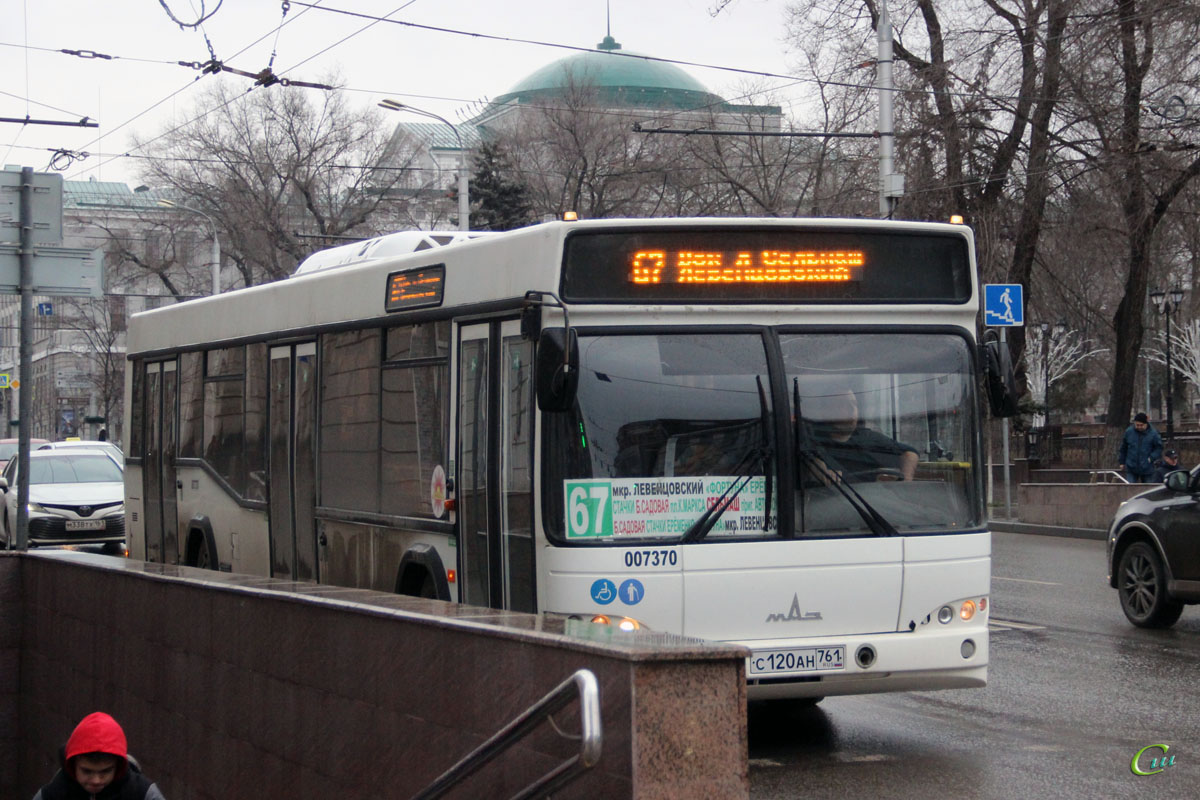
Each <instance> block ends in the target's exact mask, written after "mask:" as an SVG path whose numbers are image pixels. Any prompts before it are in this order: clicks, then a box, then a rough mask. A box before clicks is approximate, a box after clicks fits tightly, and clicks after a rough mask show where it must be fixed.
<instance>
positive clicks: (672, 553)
mask: <svg viewBox="0 0 1200 800" xmlns="http://www.w3.org/2000/svg"><path fill="white" fill-rule="evenodd" d="M678 563H679V552H678V551H676V550H626V551H625V566H627V567H674V566H676V565H677V564H678Z"/></svg>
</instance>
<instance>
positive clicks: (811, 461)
mask: <svg viewBox="0 0 1200 800" xmlns="http://www.w3.org/2000/svg"><path fill="white" fill-rule="evenodd" d="M792 401H793V403H795V406H796V420H795V422H794V425H795V426H796V428H795V431H794V433H793V438H794V439H795V441H796V455H797V456H799V457H800V459H802V460H803V461H804V466H805V467H806V468H807V469H808V470H809V471H810V472H812V474H813V475H815V476H817V477H818V478H821V479H822V480H823V481H824V482H825V483H826V484H827V485H829V486H832V487H834V488H835V489H837V490H838V492H839V493H841V495H842V497H844V498H846V502H847V503H849V504H850V506H851V507H852V508H853V509H854V510H855V511H857V512H858V515H859V516H860V517H862V520H863V522H865V523H867V527H868V528H870V529H871V532H872V533H874V534H875V535H876V536H899V535H900V532H899V531H897V530H896V527H895V526H894V525H892V523H890V522H888V520H887V518H886V517H884V516H883V515H882V514H880V513H879V512H878V511H876V510H875V507H874V506H872V505H871V504H870V503H868V502H867V501H866V500H865V499H864V498H863V496H862V495H861V494H859V493H858V490H856V489H855V488H854V487H853V486H851V485H850V484H849V483H848V482H847V481H845V480H843V479H842V476H841V475H839V474H838V473H836V472H834V470H833V469H832V468H831V467H830V466H829V461H830V459H829V457H828V455H827V454H826V453H825V452H823V451H822V450H821V449H820V448H818V447H816V446H815V445H813V444H812V442H811V441H809V436H808V427H807V425H806V424H805V420H804V414H803V412H802V411H801V409H800V379H799V378H792ZM796 483H797V485H798V486H799V487H800V526H801V532H803V528H804V503H805V495H804V473H803V472H801V474H800V475H798V476H797V480H796Z"/></svg>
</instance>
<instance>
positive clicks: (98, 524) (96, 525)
mask: <svg viewBox="0 0 1200 800" xmlns="http://www.w3.org/2000/svg"><path fill="white" fill-rule="evenodd" d="M67 530H69V531H102V530H104V520H102V519H69V520H67Z"/></svg>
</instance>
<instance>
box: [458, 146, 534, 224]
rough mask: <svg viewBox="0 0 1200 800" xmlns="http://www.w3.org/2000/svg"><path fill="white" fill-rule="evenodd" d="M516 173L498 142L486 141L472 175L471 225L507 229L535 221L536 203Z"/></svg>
mask: <svg viewBox="0 0 1200 800" xmlns="http://www.w3.org/2000/svg"><path fill="white" fill-rule="evenodd" d="M512 174H513V168H512V164H511V163H510V161H509V159H508V154H507V153H505V151H504V149H503V148H502V147H501V146H500V144H499V143H497V142H495V141H490V142H488V141H485V142H484V143H483V144H482V146H481V147H480V148H479V152H478V153H477V154H476V155H475V174H474V175H472V176H471V228H472V229H473V230H478V231H507V230H512V229H513V228H520V227H522V226H524V225H528V224H530V223H531V222H533V205H532V203H531V202H530V200H529V189H528V188H527V187H526V186H525V184H524V183H521V182H519V181H513V180H510V179H509V178H508V176H509V175H512Z"/></svg>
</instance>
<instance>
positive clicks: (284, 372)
mask: <svg viewBox="0 0 1200 800" xmlns="http://www.w3.org/2000/svg"><path fill="white" fill-rule="evenodd" d="M316 362H317V346H316V344H315V343H313V342H305V343H303V344H297V345H285V346H283V347H272V348H271V366H270V373H269V378H268V380H269V381H270V386H269V391H268V397H267V408H268V412H267V413H268V416H269V420H270V422H269V426H270V434H269V435H270V445H269V448H268V454H267V471H268V473H269V475H270V478H269V484H268V489H267V490H268V497H269V501H268V502H269V507H270V538H271V575H272V576H273V577H276V578H291V579H292V580H301V581H315V580H319V577H320V576H319V570H318V567H317V563H318V559H317V538H316V517H315V514H314V508H315V504H316V467H315V464H316V461H315V456H314V454H313V442H314V439H313V431H314V429H315V426H316V413H315V412H316V397H315V391H316V389H315V382H316V370H315V367H316Z"/></svg>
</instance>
